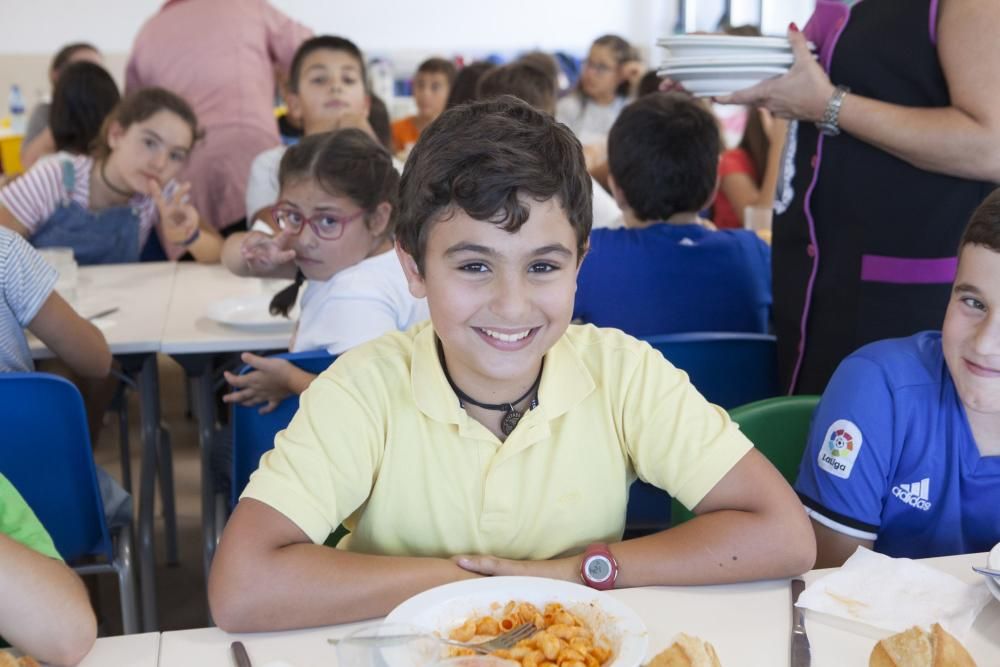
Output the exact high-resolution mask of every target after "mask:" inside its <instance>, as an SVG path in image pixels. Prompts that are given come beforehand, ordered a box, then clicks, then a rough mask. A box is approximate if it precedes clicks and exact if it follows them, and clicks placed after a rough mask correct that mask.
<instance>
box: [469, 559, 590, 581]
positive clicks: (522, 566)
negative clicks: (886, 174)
mask: <svg viewBox="0 0 1000 667" xmlns="http://www.w3.org/2000/svg"><path fill="white" fill-rule="evenodd" d="M452 561H454V563H455V564H456V565H458V566H459V567H460V568H462V569H463V570H468V571H469V572H475V573H476V574H481V575H483V576H487V577H499V576H515V577H516V576H520V577H548V578H549V579H563V580H565V581H572V582H575V583H580V566H581V565H582V564H583V555H582V554H581V555H579V556H570V557H568V558H557V559H553V560H511V559H508V558H497V557H496V556H455V557H453V558H452Z"/></svg>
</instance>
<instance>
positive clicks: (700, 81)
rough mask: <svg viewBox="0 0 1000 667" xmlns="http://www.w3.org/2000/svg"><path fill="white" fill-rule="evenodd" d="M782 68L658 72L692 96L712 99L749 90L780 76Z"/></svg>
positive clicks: (719, 68)
mask: <svg viewBox="0 0 1000 667" xmlns="http://www.w3.org/2000/svg"><path fill="white" fill-rule="evenodd" d="M787 71H788V70H787V69H785V68H783V67H727V68H721V67H679V68H676V69H674V68H670V67H668V68H666V69H661V70H660V71H659V74H660V76H666V77H670V78H671V79H673V80H674V81H677V82H679V83H680V84H682V85H683V86H684V88H685V89H686V90H687V91H688V92H690V93H691V94H692V95H696V96H699V97H712V96H718V95H728V94H729V93H732V92H735V91H737V90H743V89H744V88H749V87H750V86H753V85H755V84H757V83H760V82H761V81H763V80H764V79H770V78H771V77H775V76H781V75H782V74H784V73H785V72H787Z"/></svg>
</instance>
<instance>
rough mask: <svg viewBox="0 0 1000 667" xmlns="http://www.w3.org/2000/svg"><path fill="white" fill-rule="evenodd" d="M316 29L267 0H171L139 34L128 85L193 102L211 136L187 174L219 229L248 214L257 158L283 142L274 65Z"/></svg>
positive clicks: (195, 199) (285, 64)
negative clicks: (248, 186)
mask: <svg viewBox="0 0 1000 667" xmlns="http://www.w3.org/2000/svg"><path fill="white" fill-rule="evenodd" d="M311 34H312V32H311V31H310V30H309V29H308V28H306V27H305V26H303V25H301V24H299V23H297V22H295V21H294V20H292V19H291V18H289V17H288V16H285V15H284V14H282V13H281V12H280V11H278V10H277V9H275V8H274V7H272V6H271V5H270V4H268V3H267V2H266V0H238V1H237V0H170V1H168V2H167V3H165V4H164V5H163V7H162V8H161V9H160V11H159V12H158V13H157V14H156V15H154V16H153V17H151V18H150V19H149V20H148V21H146V23H145V24H144V25H143V27H142V29H141V30H140V31H139V34H138V35H137V36H136V38H135V44H134V45H133V47H132V54H131V57H130V58H129V63H128V68H127V70H126V73H125V89H126V91H128V92H130V91H132V90H135V89H137V88H142V87H144V86H162V87H163V88H167V89H169V90H171V91H173V92H175V93H177V94H179V95H181V96H182V97H184V99H186V100H187V101H188V103H189V104H191V106H192V107H193V108H194V111H195V113H196V114H197V115H198V122H199V123H200V125H201V126H202V127H204V128H205V138H204V139H203V140H202V141H201V142H200V143H199V144H198V145H197V146H196V148H195V150H194V151H193V152H192V153H191V157H190V160H189V163H188V165H187V167H186V168H185V170H184V172H183V173H182V174H181V176H180V180H187V181H190V182H191V200H192V203H193V204H194V206H195V207H196V208H197V209H198V212H199V213H200V214H201V216H202V218H203V219H205V220H207V221H209V222H210V223H211V224H213V225H214V226H216V227H218V228H223V227H225V226H227V225H229V224H231V223H233V222H236V221H237V220H239V219H240V218H242V217H244V216H245V215H246V214H247V212H246V211H245V210H244V190H245V188H246V183H247V175H248V174H249V173H250V163H251V162H252V161H253V158H254V157H255V156H256V155H257V154H258V153H260V152H261V151H264V150H266V149H268V148H271V147H272V146H277V145H279V144H280V143H281V140H280V137H279V136H278V129H277V124H276V122H275V119H274V112H273V107H274V93H275V77H274V68H275V67H280V68H281V69H282V70H284V71H288V69H289V67H290V65H291V61H292V56H294V55H295V50H296V49H297V48H298V46H299V44H301V43H302V41H303V40H305V39H307V38H308V37H310V36H311ZM168 252H169V251H168Z"/></svg>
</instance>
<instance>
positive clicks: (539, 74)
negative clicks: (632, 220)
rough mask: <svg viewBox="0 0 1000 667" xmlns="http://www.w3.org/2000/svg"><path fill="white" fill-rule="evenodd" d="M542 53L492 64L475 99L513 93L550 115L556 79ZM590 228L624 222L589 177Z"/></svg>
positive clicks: (610, 200) (610, 199) (597, 184)
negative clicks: (590, 201) (592, 212)
mask: <svg viewBox="0 0 1000 667" xmlns="http://www.w3.org/2000/svg"><path fill="white" fill-rule="evenodd" d="M543 55H544V54H540V53H538V54H536V55H534V56H533V57H531V58H522V59H519V60H516V61H514V62H512V63H509V64H507V65H503V66H501V67H495V68H493V69H491V70H489V71H488V72H486V73H485V74H483V76H482V78H481V79H480V80H479V84H478V99H489V98H491V97H498V96H500V95H513V96H514V97H516V98H518V99H521V100H524V101H525V102H527V103H528V104H530V105H531V106H533V107H535V108H536V109H538V110H539V111H544V112H545V113H547V114H550V115H554V114H555V112H556V94H555V93H556V82H555V79H553V78H552V72H551V69H547V68H545V67H544V66H542V65H540V64H539V61H541V62H544V61H543V60H542V57H543ZM592 192H593V197H592V202H593V210H594V218H593V228H594V229H617V228H619V227H621V226H622V225H623V224H624V217H623V215H622V210H621V209H620V208H619V207H618V204H617V203H616V202H615V200H614V197H612V196H611V195H610V194H608V191H607V190H605V189H604V188H603V187H601V185H600V184H599V183H598V182H597V181H596V180H594V181H593V189H592Z"/></svg>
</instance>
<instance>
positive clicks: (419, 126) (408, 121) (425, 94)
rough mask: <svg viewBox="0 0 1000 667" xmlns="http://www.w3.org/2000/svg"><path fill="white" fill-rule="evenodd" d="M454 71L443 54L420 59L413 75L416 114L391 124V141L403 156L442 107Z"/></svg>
mask: <svg viewBox="0 0 1000 667" xmlns="http://www.w3.org/2000/svg"><path fill="white" fill-rule="evenodd" d="M456 73H457V72H456V69H455V64H454V63H452V62H451V61H450V60H445V59H444V58H428V59H427V60H425V61H424V62H422V63H420V66H419V67H418V68H417V73H416V75H415V76H414V77H413V101H414V102H416V104H417V114H416V115H415V116H407V117H406V118H403V119H401V120H397V121H396V122H395V123H393V124H392V143H393V148H394V150H395V151H396V153H397V154H399V155H404V156H405V155H406V154H407V153H408V152H409V151H410V149H411V148H413V144H415V143H416V142H417V139H418V138H419V137H420V133H421V132H423V131H424V128H425V127H427V126H428V125H430V124H431V122H432V121H433V120H434V119H435V118H437V117H438V116H440V115H441V112H442V111H444V108H445V105H446V104H447V102H448V94H449V93H450V92H451V85H452V84H453V83H454V82H455V75H456Z"/></svg>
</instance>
